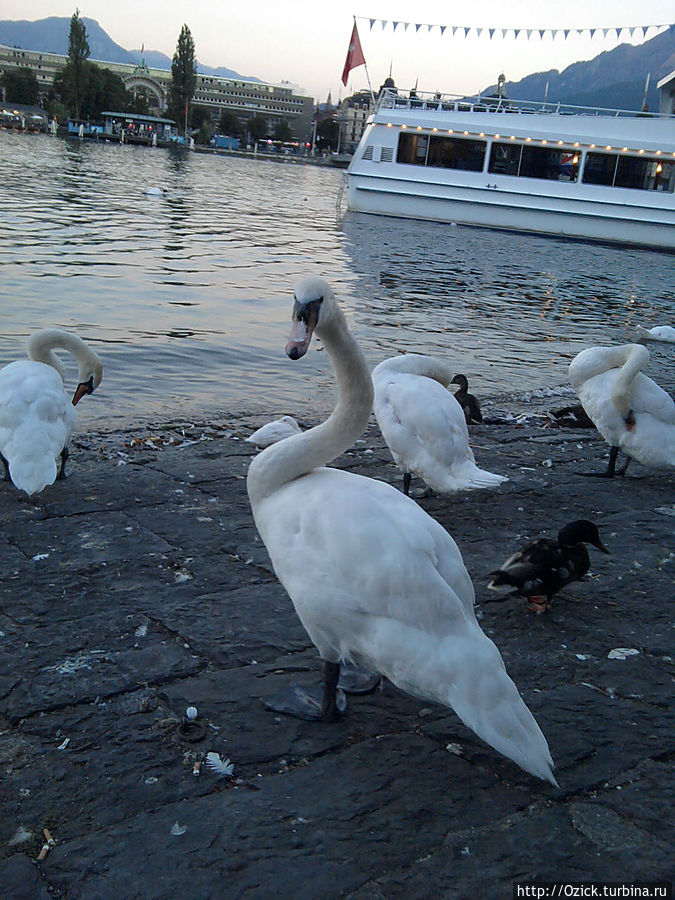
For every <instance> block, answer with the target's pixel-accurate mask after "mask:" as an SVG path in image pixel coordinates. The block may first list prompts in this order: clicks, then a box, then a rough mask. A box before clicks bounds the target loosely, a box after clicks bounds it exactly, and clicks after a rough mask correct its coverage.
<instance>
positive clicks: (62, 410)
mask: <svg viewBox="0 0 675 900" xmlns="http://www.w3.org/2000/svg"><path fill="white" fill-rule="evenodd" d="M76 422H77V413H76V411H75V408H74V407H73V405H72V403H71V401H70V399H69V398H68V395H67V394H66V392H65V389H64V387H63V382H62V380H61V376H60V375H59V374H58V372H57V371H56V370H55V369H53V368H52V367H51V366H48V365H45V364H44V363H38V362H32V361H29V360H25V361H23V360H22V361H20V362H15V363H10V364H9V365H8V366H5V367H4V369H2V370H1V371H0V453H2V455H3V456H4V457H5V459H6V460H7V462H8V463H9V471H10V475H11V478H12V481H13V483H14V484H15V485H16V486H17V487H18V488H21V489H22V490H24V491H26V493H28V494H34V493H37V492H39V491H41V490H42V489H43V488H44V487H46V485H48V484H52V483H53V482H54V480H55V478H56V474H57V462H56V460H57V457H58V456H59V454H60V453H61V451H62V450H63V448H64V447H65V445H66V444H67V442H68V439H69V437H70V435H71V433H72V430H73V428H74V426H75V423H76Z"/></svg>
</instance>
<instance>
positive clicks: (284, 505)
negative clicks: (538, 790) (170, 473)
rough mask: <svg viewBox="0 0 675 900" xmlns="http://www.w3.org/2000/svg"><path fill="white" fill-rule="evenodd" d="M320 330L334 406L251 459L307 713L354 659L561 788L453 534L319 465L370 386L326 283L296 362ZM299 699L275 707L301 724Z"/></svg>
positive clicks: (396, 494)
mask: <svg viewBox="0 0 675 900" xmlns="http://www.w3.org/2000/svg"><path fill="white" fill-rule="evenodd" d="M314 330H315V331H316V332H317V334H318V335H320V337H321V340H322V342H323V344H324V347H325V349H326V350H327V352H328V355H329V356H330V359H331V362H332V364H333V367H334V369H335V373H336V378H337V385H338V402H337V405H336V407H335V409H334V411H333V413H332V415H331V416H330V417H329V418H328V419H327V420H326V421H325V422H323V423H321V424H320V425H317V426H316V427H315V428H311V429H309V430H308V431H305V432H303V433H302V434H298V435H295V436H293V437H290V438H288V439H287V440H285V441H281V442H280V443H278V444H274V445H273V446H271V447H268V448H267V449H266V450H263V451H262V452H261V453H260V454H259V455H258V456H256V457H255V458H254V459H253V461H252V462H251V465H250V468H249V473H248V480H247V489H248V494H249V499H250V502H251V508H252V511H253V516H254V519H255V523H256V526H257V528H258V531H259V533H260V536H261V537H262V539H263V541H264V543H265V546H266V547H267V550H268V552H269V555H270V558H271V560H272V564H273V566H274V570H275V572H276V574H277V576H278V577H279V580H280V581H281V583H282V584H283V586H284V587H285V588H286V590H287V591H288V593H289V595H290V597H291V599H292V601H293V605H294V606H295V609H296V612H297V613H298V616H299V617H300V620H301V621H302V624H303V625H304V627H305V628H306V630H307V632H308V634H309V636H310V638H311V639H312V641H313V642H314V644H315V645H316V647H317V649H318V651H319V654H320V655H321V658H322V659H323V660H324V689H323V697H322V701H321V704H320V712H319V714H318V715H316V716H315V718H322V719H324V720H332V719H334V718H335V717H336V684H337V680H338V676H339V671H340V663H341V662H343V661H344V662H352V663H355V664H357V665H361V666H365V667H367V668H369V669H371V670H375V671H378V672H380V673H382V674H383V675H386V676H387V677H388V678H389V679H390V680H391V681H393V682H394V684H396V685H398V687H400V688H402V689H403V690H405V691H408V692H410V693H412V694H415V695H416V696H419V697H423V698H425V699H429V700H434V701H437V702H439V703H443V704H446V705H447V706H451V707H452V708H453V709H454V710H455V712H456V713H457V714H458V715H459V717H460V718H461V719H462V721H463V722H464V723H465V724H466V725H467V726H468V727H469V728H472V729H473V730H474V731H475V732H476V733H477V734H478V735H479V736H480V737H482V738H483V740H485V741H486V742H487V743H489V744H491V745H492V746H493V747H494V748H495V749H497V750H499V751H500V752H501V753H503V754H504V755H505V756H508V757H509V758H510V759H512V760H514V761H515V762H516V763H517V764H518V765H520V766H521V767H522V768H523V769H525V770H526V771H528V772H530V773H532V774H533V775H536V776H537V777H539V778H543V779H546V780H548V781H550V782H552V783H554V784H555V779H554V777H553V774H552V767H553V762H552V760H551V756H550V753H549V750H548V745H547V743H546V739H545V738H544V735H543V734H542V733H541V731H540V729H539V726H538V725H537V723H536V721H535V720H534V718H533V716H532V714H531V713H530V711H529V710H528V708H527V706H526V705H525V703H524V702H523V700H522V699H521V697H520V695H519V694H518V691H517V689H516V686H515V685H514V684H513V682H512V681H511V679H510V678H509V676H508V675H507V673H506V670H505V668H504V663H503V661H502V658H501V656H500V654H499V651H498V650H497V648H496V647H495V645H494V644H493V643H492V641H491V640H490V639H489V638H488V637H487V636H486V635H485V634H484V633H483V631H482V630H481V628H480V626H479V625H478V622H477V620H476V616H475V613H474V591H473V585H472V583H471V579H470V577H469V573H468V572H467V570H466V568H465V567H464V563H463V561H462V557H461V554H460V552H459V550H458V548H457V545H456V544H455V542H454V541H453V539H452V538H451V537H450V535H449V534H448V533H447V531H445V529H444V528H442V527H441V526H440V525H439V524H438V522H436V521H435V520H434V519H432V518H431V517H430V516H429V515H427V513H425V512H424V511H423V510H422V509H421V508H420V507H419V506H418V504H417V503H415V502H414V501H413V500H411V499H410V498H409V497H405V496H404V495H403V494H402V493H401V492H400V491H398V490H396V489H395V488H393V487H392V486H391V485H388V484H386V483H384V482H381V481H375V480H374V479H371V478H365V477H363V476H361V475H356V474H354V473H351V472H345V471H342V470H339V469H331V468H325V466H326V464H327V463H329V462H330V461H331V460H332V459H334V458H335V457H336V456H338V455H340V454H341V453H343V452H344V451H345V450H346V449H347V448H348V447H350V446H351V445H352V443H353V442H354V441H355V440H356V439H357V438H358V437H359V436H360V435H361V434H362V433H363V431H364V430H365V428H366V426H367V424H368V419H369V416H370V412H371V404H372V397H373V383H372V380H371V378H370V375H369V372H368V367H367V364H366V361H365V358H364V356H363V354H362V352H361V349H360V347H359V346H358V344H357V343H356V341H355V340H354V338H353V337H352V336H351V334H350V333H349V330H348V328H347V323H346V321H345V318H344V316H343V314H342V312H341V310H340V308H339V306H338V303H337V301H336V299H335V296H334V294H333V291H332V290H331V288H330V287H329V286H328V284H327V283H326V282H325V281H323V279H320V278H308V279H306V280H304V281H303V282H302V283H301V284H300V285H299V286H298V287H297V289H296V291H295V303H294V307H293V324H292V331H291V337H290V340H289V342H288V345H287V347H286V352H287V353H288V355H289V356H290V357H291V359H298V358H300V357H301V356H303V355H304V354H305V352H306V351H307V348H308V346H309V342H310V338H311V336H312V332H313V331H314ZM460 413H461V410H460ZM295 697H296V700H297V702H296V704H295V707H294V708H290V706H289V703H290V702H291V701H289V703H287V704H286V705H285V706H283V707H282V706H279V707H276V708H279V709H283V711H285V712H291V713H292V714H295V715H298V716H300V717H302V718H307V717H309V716H308V715H307V706H308V705H309V704H304V703H302V702H301V699H302V698H301V697H299V696H298V694H297V693H296V695H295Z"/></svg>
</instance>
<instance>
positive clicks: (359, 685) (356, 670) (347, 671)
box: [338, 663, 382, 694]
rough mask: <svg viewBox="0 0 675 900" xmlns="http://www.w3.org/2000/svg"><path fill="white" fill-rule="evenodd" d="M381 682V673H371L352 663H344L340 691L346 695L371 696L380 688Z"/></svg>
mask: <svg viewBox="0 0 675 900" xmlns="http://www.w3.org/2000/svg"><path fill="white" fill-rule="evenodd" d="M381 681H382V676H381V675H380V673H379V672H371V671H370V670H369V669H362V668H361V666H353V665H352V664H351V663H342V667H341V669H340V679H339V681H338V689H339V690H340V689H341V690H343V691H344V692H345V694H371V693H372V692H373V691H374V690H376V689H377V688H378V687H379V685H380V682H381Z"/></svg>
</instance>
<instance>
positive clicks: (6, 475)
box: [0, 453, 12, 482]
mask: <svg viewBox="0 0 675 900" xmlns="http://www.w3.org/2000/svg"><path fill="white" fill-rule="evenodd" d="M0 459H2V464H3V466H4V467H5V481H10V482H11V480H12V478H11V475H10V474H9V463H8V462H7V460H6V459H5V457H4V456H3V455H2V453H0Z"/></svg>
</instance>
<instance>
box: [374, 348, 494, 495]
mask: <svg viewBox="0 0 675 900" xmlns="http://www.w3.org/2000/svg"><path fill="white" fill-rule="evenodd" d="M372 377H373V384H374V385H375V403H374V409H375V418H376V419H377V422H378V425H379V426H380V431H381V432H382V435H383V436H384V439H385V441H386V442H387V446H388V447H389V449H390V450H391V455H392V456H393V457H394V460H395V462H396V464H397V466H398V467H399V468H400V469H401V470H402V471H403V473H404V474H403V491H404V493H405V494H407V493H408V491H409V488H410V476H411V475H419V476H420V477H421V478H423V479H424V481H425V482H426V483H427V484H428V485H429V487H430V488H432V489H433V490H435V491H439V492H440V493H448V492H451V491H464V490H470V489H472V488H491V487H496V486H497V485H499V484H501V483H502V481H508V479H507V478H506V477H505V476H504V475H495V474H493V473H492V472H486V471H485V470H484V469H479V468H478V466H477V465H476V462H475V459H474V455H473V451H472V449H471V447H470V446H469V430H468V428H467V426H466V418H465V415H464V410H463V409H462V407H461V406H460V404H459V403H458V402H457V400H456V399H455V397H454V396H453V395H452V394H451V393H450V392H449V391H448V390H447V385H448V384H450V383H451V382H452V379H453V370H452V369H451V368H449V367H448V366H447V365H445V363H443V362H439V361H438V360H435V359H432V358H431V357H430V356H422V355H420V354H417V353H406V354H404V355H402V356H393V357H391V358H390V359H385V360H384V361H383V362H381V363H380V364H379V365H378V366H376V367H375V369H374V370H373V376H372Z"/></svg>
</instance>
